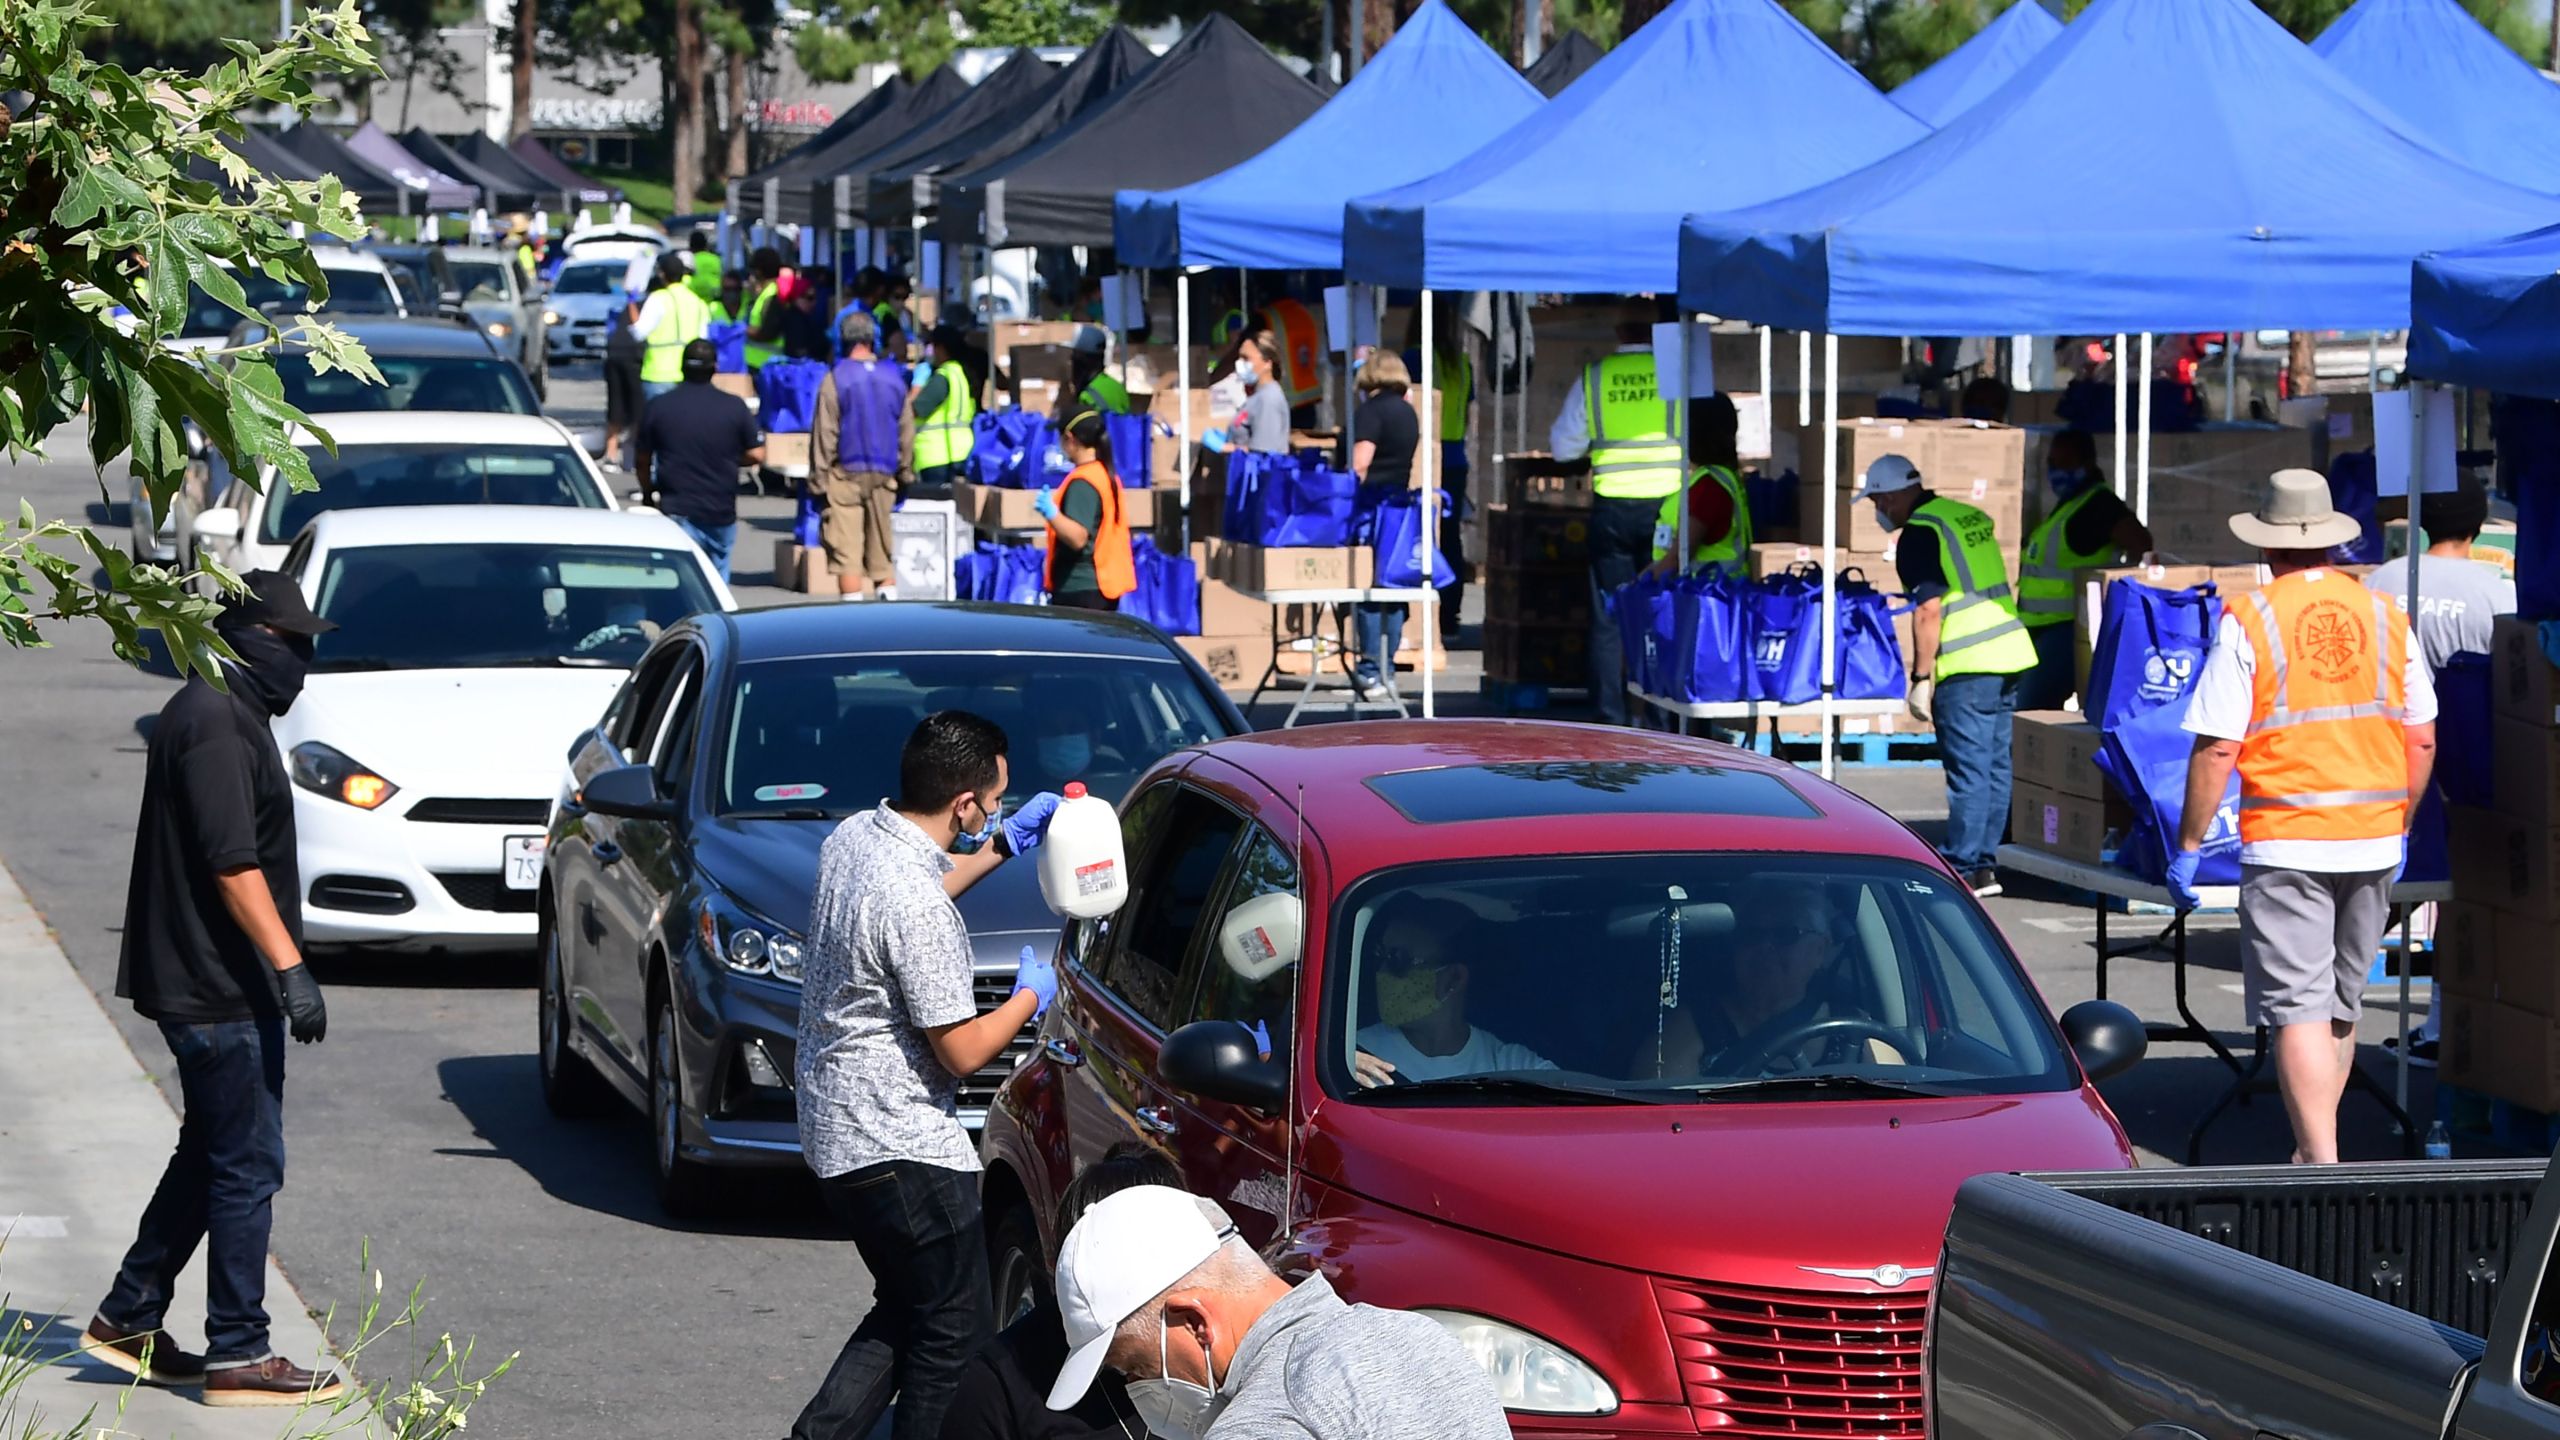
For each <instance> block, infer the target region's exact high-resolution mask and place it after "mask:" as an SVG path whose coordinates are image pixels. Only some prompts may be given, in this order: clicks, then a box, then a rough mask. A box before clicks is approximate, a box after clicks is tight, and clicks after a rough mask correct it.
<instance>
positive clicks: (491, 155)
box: [453, 130, 583, 211]
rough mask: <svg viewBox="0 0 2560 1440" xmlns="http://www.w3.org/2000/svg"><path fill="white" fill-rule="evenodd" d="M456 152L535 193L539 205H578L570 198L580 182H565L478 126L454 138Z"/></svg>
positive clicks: (565, 209)
mask: <svg viewBox="0 0 2560 1440" xmlns="http://www.w3.org/2000/svg"><path fill="white" fill-rule="evenodd" d="M453 150H454V153H455V154H457V155H460V156H461V157H462V158H463V159H465V160H468V161H470V162H471V163H472V164H474V165H477V166H479V167H480V168H481V169H483V170H486V171H488V172H489V173H490V174H492V175H495V176H497V177H498V178H499V179H501V180H504V181H506V182H508V183H509V184H511V185H521V186H523V187H525V189H526V191H527V192H528V193H530V194H531V195H532V196H533V197H534V200H533V204H534V205H535V206H536V207H537V208H542V209H549V208H551V207H553V206H555V205H556V206H557V207H558V208H559V209H561V210H563V211H567V210H573V209H576V208H577V202H576V201H575V200H573V199H572V198H570V197H571V196H572V195H573V194H575V193H576V191H577V190H578V189H579V188H583V187H578V186H569V185H563V184H561V183H560V182H558V181H556V180H554V179H552V178H551V177H550V176H548V175H545V174H543V173H542V172H541V171H539V170H536V169H534V168H533V167H532V166H530V165H527V164H526V163H524V161H522V160H520V159H518V158H516V152H514V151H513V150H510V149H508V148H507V147H506V146H504V145H501V144H499V143H498V142H497V141H495V140H492V139H490V138H489V137H488V136H486V135H483V134H481V133H480V132H479V131H477V130H475V131H473V132H471V133H470V134H468V135H465V136H463V137H462V138H461V139H459V140H456V141H454V142H453Z"/></svg>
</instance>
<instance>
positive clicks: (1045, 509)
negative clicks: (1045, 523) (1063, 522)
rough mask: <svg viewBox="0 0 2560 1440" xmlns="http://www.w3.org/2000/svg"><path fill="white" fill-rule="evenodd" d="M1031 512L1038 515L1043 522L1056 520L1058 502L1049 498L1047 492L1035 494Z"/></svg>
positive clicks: (1032, 497)
mask: <svg viewBox="0 0 2560 1440" xmlns="http://www.w3.org/2000/svg"><path fill="white" fill-rule="evenodd" d="M1031 510H1032V513H1034V514H1036V515H1038V516H1039V517H1040V518H1041V519H1043V520H1055V519H1057V518H1058V502H1057V501H1055V500H1053V499H1051V498H1049V492H1048V491H1046V490H1040V491H1035V492H1033V494H1032V496H1031Z"/></svg>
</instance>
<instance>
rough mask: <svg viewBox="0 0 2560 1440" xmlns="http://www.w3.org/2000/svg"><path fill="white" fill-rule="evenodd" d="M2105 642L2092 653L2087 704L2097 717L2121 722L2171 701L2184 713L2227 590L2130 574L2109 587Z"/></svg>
mask: <svg viewBox="0 0 2560 1440" xmlns="http://www.w3.org/2000/svg"><path fill="white" fill-rule="evenodd" d="M2100 617H2101V618H2100V620H2099V623H2098V643H2097V646H2096V648H2095V650H2094V651H2093V652H2092V654H2091V658H2090V661H2089V684H2088V687H2087V688H2086V690H2085V691H2083V693H2082V694H2081V697H2080V700H2081V709H2082V710H2083V712H2084V713H2086V715H2087V716H2088V718H2089V721H2090V723H2092V724H2094V725H2096V726H2097V727H2098V728H2099V729H2101V730H2113V729H2114V728H2116V723H2117V722H2118V721H2121V720H2125V719H2128V718H2130V717H2132V716H2135V715H2139V714H2142V713H2144V712H2145V711H2149V710H2156V709H2159V708H2161V707H2163V706H2169V707H2172V708H2174V709H2176V710H2177V711H2178V713H2179V714H2181V715H2183V714H2185V713H2186V708H2185V705H2184V704H2183V702H2184V701H2185V700H2186V698H2187V695H2188V692H2190V691H2192V690H2193V689H2194V688H2195V683H2196V675H2197V674H2198V673H2199V672H2200V671H2202V670H2203V669H2204V657H2205V655H2206V654H2207V653H2208V652H2210V651H2211V650H2212V649H2213V635H2214V631H2215V630H2216V628H2218V627H2219V626H2220V625H2221V624H2222V598H2221V596H2220V595H2218V594H2217V593H2215V591H2214V588H2213V587H2212V586H2210V585H2199V586H2197V587H2195V588H2194V589H2192V590H2160V589H2155V588H2153V587H2152V586H2149V585H2145V584H2143V583H2142V581H2141V580H2140V579H2138V578H2136V577H2134V576H2131V575H2128V576H2125V577H2124V578H2122V579H2120V580H2117V581H2116V582H2115V583H2113V584H2111V585H2109V586H2108V587H2107V594H2106V603H2105V605H2104V606H2103V607H2102V609H2101V611H2100Z"/></svg>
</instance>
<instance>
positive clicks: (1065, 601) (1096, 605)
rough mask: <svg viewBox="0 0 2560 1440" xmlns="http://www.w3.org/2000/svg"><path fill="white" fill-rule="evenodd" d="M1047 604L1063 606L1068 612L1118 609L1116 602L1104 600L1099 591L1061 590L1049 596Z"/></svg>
mask: <svg viewBox="0 0 2560 1440" xmlns="http://www.w3.org/2000/svg"><path fill="white" fill-rule="evenodd" d="M1049 603H1050V604H1052V605H1064V606H1065V607H1067V608H1068V609H1070V610H1117V609H1119V608H1120V606H1119V603H1118V602H1117V601H1113V600H1106V599H1104V598H1103V596H1102V592H1101V591H1099V590H1062V591H1060V592H1058V593H1057V594H1055V595H1052V596H1050V597H1049Z"/></svg>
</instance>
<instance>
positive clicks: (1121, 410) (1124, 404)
mask: <svg viewBox="0 0 2560 1440" xmlns="http://www.w3.org/2000/svg"><path fill="white" fill-rule="evenodd" d="M1076 401H1077V403H1078V404H1081V405H1083V406H1084V408H1086V409H1087V410H1098V411H1100V412H1101V413H1103V414H1105V415H1127V414H1129V413H1131V412H1130V410H1129V387H1128V386H1126V385H1123V384H1121V383H1120V381H1119V379H1118V378H1117V377H1115V376H1113V375H1112V374H1111V373H1110V372H1109V371H1103V372H1101V373H1100V374H1097V375H1095V376H1094V377H1093V378H1092V379H1090V380H1087V381H1086V382H1084V389H1083V390H1081V391H1079V392H1078V393H1077V395H1076Z"/></svg>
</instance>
